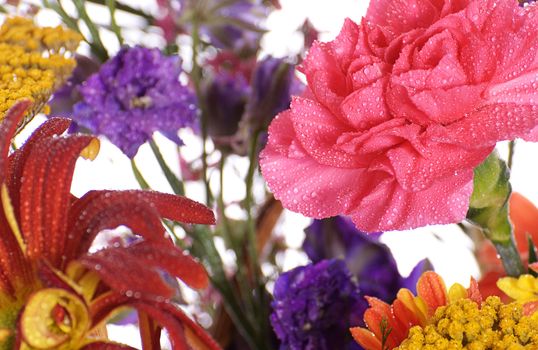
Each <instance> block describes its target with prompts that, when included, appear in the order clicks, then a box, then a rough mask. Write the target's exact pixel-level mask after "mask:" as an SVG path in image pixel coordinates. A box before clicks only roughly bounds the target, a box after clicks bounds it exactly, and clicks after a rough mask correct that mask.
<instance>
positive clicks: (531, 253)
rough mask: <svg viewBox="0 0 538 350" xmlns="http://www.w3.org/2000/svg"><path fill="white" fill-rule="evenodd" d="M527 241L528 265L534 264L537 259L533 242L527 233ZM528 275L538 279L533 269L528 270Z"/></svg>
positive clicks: (537, 274)
mask: <svg viewBox="0 0 538 350" xmlns="http://www.w3.org/2000/svg"><path fill="white" fill-rule="evenodd" d="M527 241H528V242H529V265H530V264H532V263H535V262H537V261H538V257H537V256H536V255H537V253H536V245H535V244H534V241H533V240H532V237H531V235H530V234H528V233H527ZM529 274H530V275H533V276H534V277H538V273H537V272H535V271H534V270H533V269H530V268H529Z"/></svg>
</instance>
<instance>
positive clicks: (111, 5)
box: [105, 0, 123, 46]
mask: <svg viewBox="0 0 538 350" xmlns="http://www.w3.org/2000/svg"><path fill="white" fill-rule="evenodd" d="M105 2H106V6H107V7H108V11H109V12H110V27H111V29H112V31H113V32H114V34H116V38H117V39H118V43H119V44H120V46H123V36H122V35H121V28H120V27H119V26H118V23H117V22H116V0H105Z"/></svg>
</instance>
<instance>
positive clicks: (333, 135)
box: [270, 98, 360, 168]
mask: <svg viewBox="0 0 538 350" xmlns="http://www.w3.org/2000/svg"><path fill="white" fill-rule="evenodd" d="M286 116H289V117H290V119H291V121H292V123H293V126H292V128H293V129H294V130H300V131H298V132H296V136H295V137H296V138H297V140H298V141H299V142H300V143H301V145H302V146H303V148H304V150H305V151H306V152H307V153H308V154H309V155H310V156H311V157H312V158H314V159H315V160H316V161H317V162H318V163H320V164H324V165H329V166H333V167H338V168H344V167H345V168H349V167H355V166H357V165H358V164H360V162H359V160H358V159H356V157H353V156H352V155H350V154H348V153H346V152H343V151H339V150H338V149H335V147H334V146H335V145H336V143H337V140H338V137H339V136H340V135H341V134H343V133H345V132H347V131H348V130H349V127H348V126H346V125H345V124H344V123H341V122H340V121H339V120H338V119H337V118H335V116H334V115H332V114H331V113H330V112H329V111H328V110H327V109H326V108H324V107H323V106H321V105H320V104H319V103H317V102H316V101H313V100H307V99H303V98H295V99H294V100H293V102H292V109H291V110H290V113H289V114H286ZM277 128H279V127H278V126H275V127H274V128H273V129H272V130H271V131H270V132H272V133H275V134H279V133H282V131H283V130H277Z"/></svg>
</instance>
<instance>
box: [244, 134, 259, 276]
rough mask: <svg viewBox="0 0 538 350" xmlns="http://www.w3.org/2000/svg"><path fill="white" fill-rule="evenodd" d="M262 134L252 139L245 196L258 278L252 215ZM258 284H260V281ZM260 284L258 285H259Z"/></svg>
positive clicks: (252, 262) (250, 247)
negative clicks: (259, 143)
mask: <svg viewBox="0 0 538 350" xmlns="http://www.w3.org/2000/svg"><path fill="white" fill-rule="evenodd" d="M259 135H260V132H259V131H256V132H255V133H254V135H253V137H252V139H251V142H250V146H249V160H250V162H249V163H250V164H249V167H248V172H247V176H246V178H245V184H246V195H245V202H244V205H245V210H246V211H247V230H248V237H247V240H248V248H249V255H250V263H251V264H252V269H253V271H252V273H254V275H255V276H256V277H258V269H259V266H258V265H259V264H258V251H257V249H256V241H257V237H256V225H255V222H254V218H253V215H252V206H253V198H252V187H253V182H254V174H255V172H256V168H257V166H258V161H257V159H256V157H257V152H256V151H257V146H258V138H259ZM256 282H259V281H258V280H257V281H256ZM257 284H258V283H257Z"/></svg>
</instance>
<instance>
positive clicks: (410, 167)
mask: <svg viewBox="0 0 538 350" xmlns="http://www.w3.org/2000/svg"><path fill="white" fill-rule="evenodd" d="M425 149H426V152H425V154H423V155H421V154H419V153H418V152H417V151H416V149H414V148H413V147H412V146H411V145H410V144H404V145H401V146H400V147H397V148H393V149H391V150H389V151H388V152H387V156H388V158H389V159H390V162H391V164H392V166H393V168H394V173H395V177H396V179H397V180H398V182H399V183H400V185H401V186H402V187H403V188H404V189H405V190H407V191H413V192H415V191H421V190H424V189H426V188H427V187H429V186H431V185H432V183H433V182H434V181H436V180H437V179H439V178H450V177H451V176H457V175H458V173H459V172H460V171H469V170H472V169H473V168H474V167H475V166H477V165H478V164H480V163H481V162H482V161H483V160H484V159H485V158H486V157H487V156H488V155H489V154H490V153H491V151H492V150H493V147H485V148H481V149H477V150H472V151H466V150H464V149H462V148H461V147H458V146H454V145H449V144H442V143H431V144H427V145H426V147H425Z"/></svg>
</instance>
